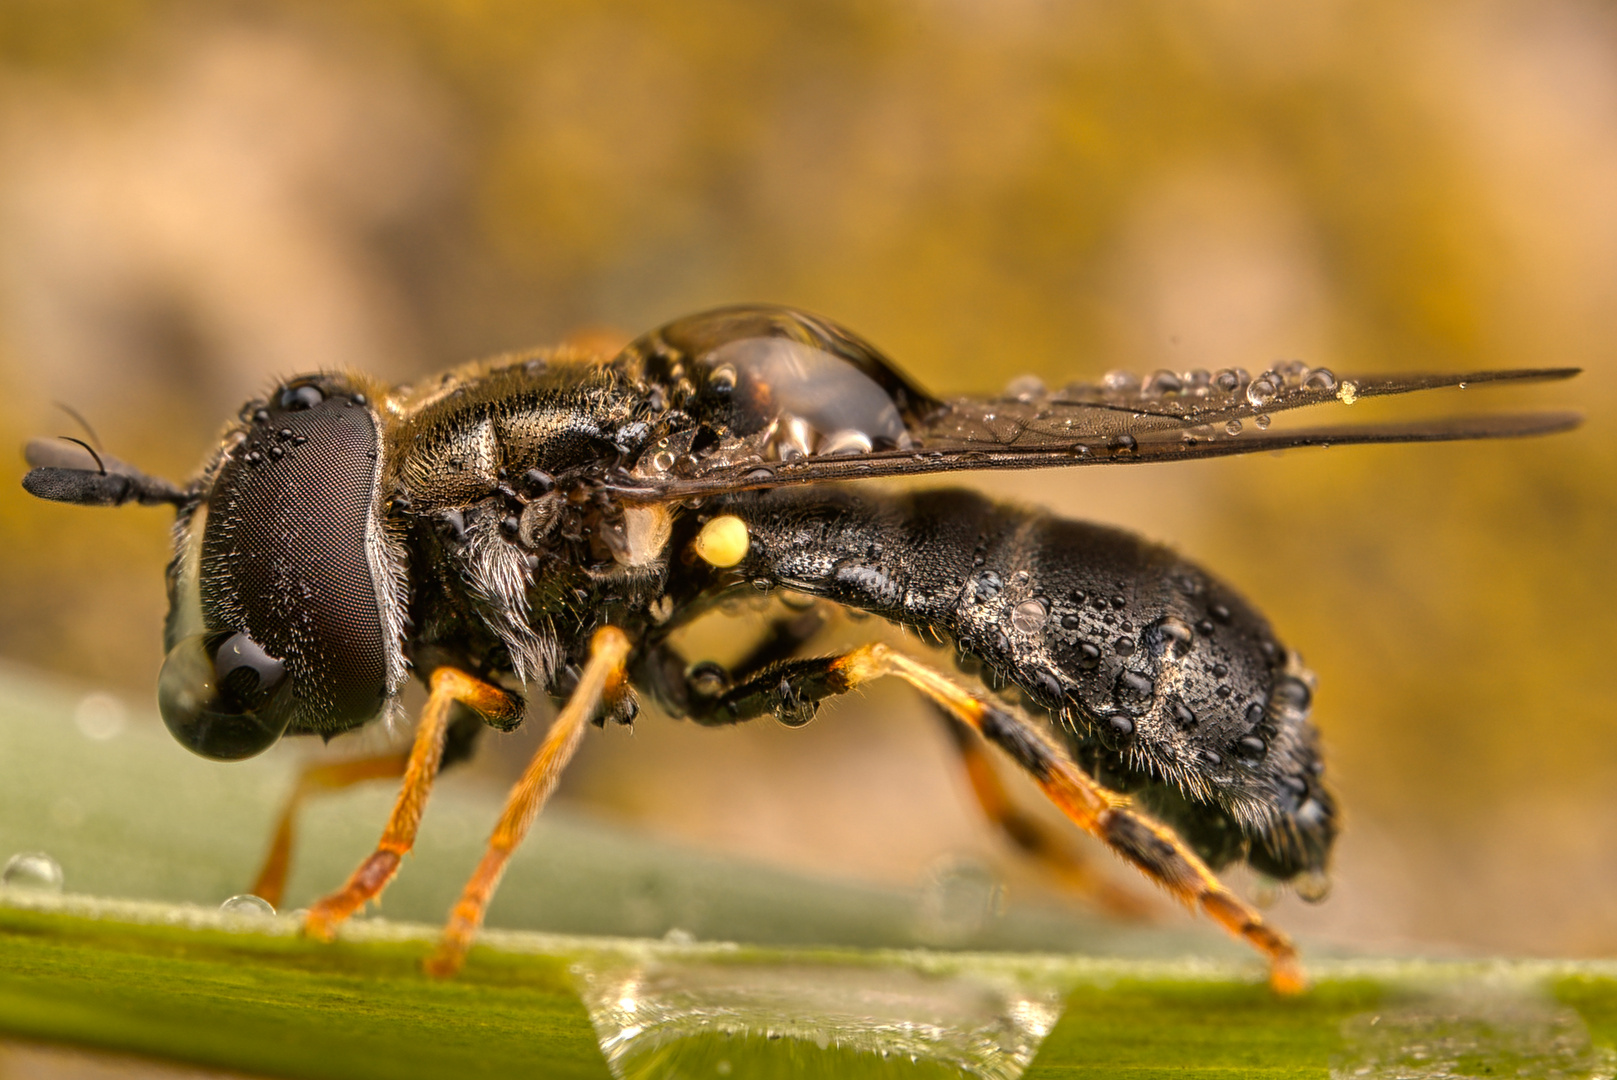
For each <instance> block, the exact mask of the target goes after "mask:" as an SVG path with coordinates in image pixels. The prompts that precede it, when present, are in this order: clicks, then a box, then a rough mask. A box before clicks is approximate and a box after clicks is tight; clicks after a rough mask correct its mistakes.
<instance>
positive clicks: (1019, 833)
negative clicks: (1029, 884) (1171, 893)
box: [944, 712, 1152, 920]
mask: <svg viewBox="0 0 1617 1080" xmlns="http://www.w3.org/2000/svg"><path fill="white" fill-rule="evenodd" d="M944 717H945V723H946V724H947V725H948V728H949V735H950V737H951V739H952V741H953V742H954V745H955V748H956V749H957V750H959V751H960V763H961V764H962V765H963V766H965V770H966V780H967V782H968V783H970V784H971V793H972V794H973V795H974V796H976V798H977V805H978V806H979V807H981V809H982V812H983V816H984V817H986V818H987V819H988V820H989V822H990V823H992V824H993V825H995V826H997V827H998V828H999V830H1000V831H1001V832H1002V833H1004V834H1005V836H1006V837H1007V838H1008V839H1009V840H1010V841H1011V843H1013V844H1015V845H1016V846H1017V847H1018V848H1020V849H1021V850H1022V851H1023V852H1024V853H1026V854H1027V855H1029V856H1030V857H1032V858H1033V859H1034V860H1035V861H1037V862H1038V863H1039V864H1040V865H1041V866H1043V867H1044V868H1045V869H1047V870H1049V871H1050V872H1051V873H1053V874H1054V875H1055V876H1056V877H1057V878H1058V879H1060V881H1061V882H1062V884H1064V885H1065V886H1066V887H1067V888H1069V889H1071V890H1072V891H1073V892H1076V893H1078V894H1079V895H1080V896H1083V897H1085V898H1086V899H1088V900H1090V901H1092V902H1093V903H1095V904H1096V905H1098V906H1099V907H1101V908H1102V909H1103V910H1105V911H1107V912H1109V913H1111V914H1113V915H1116V916H1118V917H1119V918H1125V919H1139V920H1143V919H1149V918H1150V917H1151V914H1152V909H1151V904H1150V903H1149V902H1148V901H1147V900H1146V899H1145V898H1144V897H1142V896H1140V895H1139V894H1137V893H1134V892H1131V891H1130V890H1128V889H1125V888H1121V887H1120V886H1118V885H1115V884H1113V883H1112V882H1110V881H1108V880H1107V879H1106V877H1105V876H1104V875H1103V874H1100V873H1098V872H1096V870H1095V868H1094V867H1093V866H1091V865H1090V862H1089V860H1088V859H1085V858H1084V857H1083V856H1082V855H1080V854H1079V853H1078V851H1077V850H1076V849H1074V848H1073V847H1072V845H1071V844H1069V843H1066V842H1064V841H1063V840H1062V838H1061V837H1059V836H1057V835H1055V834H1054V833H1052V832H1051V831H1050V830H1049V829H1048V828H1047V827H1046V826H1045V825H1044V823H1043V822H1041V821H1039V820H1038V819H1037V818H1035V817H1033V816H1032V815H1031V814H1028V813H1026V812H1025V811H1023V810H1021V809H1018V807H1017V806H1016V804H1015V803H1013V802H1012V801H1011V796H1010V792H1008V791H1006V790H1005V784H1004V782H1003V781H1002V780H1001V779H1000V778H999V773H998V772H996V771H995V769H994V763H993V762H992V761H990V760H989V757H988V754H987V753H985V752H984V750H983V744H982V741H981V740H980V739H978V738H977V736H976V735H975V734H974V733H973V731H972V729H971V728H970V727H969V726H968V725H967V724H965V723H964V722H962V721H960V720H956V719H955V718H954V716H953V715H952V714H950V713H947V712H945V713H944Z"/></svg>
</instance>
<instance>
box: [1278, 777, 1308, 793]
mask: <svg viewBox="0 0 1617 1080" xmlns="http://www.w3.org/2000/svg"><path fill="white" fill-rule="evenodd" d="M1280 786H1281V787H1283V788H1285V789H1286V790H1287V791H1289V792H1291V793H1292V794H1293V795H1295V796H1297V797H1298V798H1302V797H1303V796H1304V795H1307V794H1308V781H1307V780H1304V779H1303V778H1302V777H1300V776H1282V777H1281V778H1280Z"/></svg>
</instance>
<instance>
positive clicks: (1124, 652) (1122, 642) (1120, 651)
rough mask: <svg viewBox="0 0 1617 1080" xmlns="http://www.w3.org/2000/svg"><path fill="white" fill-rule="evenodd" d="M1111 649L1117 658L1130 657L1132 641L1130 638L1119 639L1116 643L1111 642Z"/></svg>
mask: <svg viewBox="0 0 1617 1080" xmlns="http://www.w3.org/2000/svg"><path fill="white" fill-rule="evenodd" d="M1112 649H1113V651H1115V652H1116V653H1117V655H1119V656H1131V655H1133V653H1134V639H1133V638H1131V637H1120V638H1118V639H1117V640H1116V641H1114V642H1112Z"/></svg>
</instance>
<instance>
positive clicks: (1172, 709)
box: [1168, 701, 1197, 728]
mask: <svg viewBox="0 0 1617 1080" xmlns="http://www.w3.org/2000/svg"><path fill="white" fill-rule="evenodd" d="M1168 712H1169V713H1170V714H1171V715H1172V716H1173V722H1174V723H1176V724H1178V725H1179V726H1180V727H1182V728H1193V727H1195V726H1196V719H1197V717H1196V713H1195V711H1194V710H1193V709H1191V707H1190V706H1189V705H1186V704H1185V703H1184V702H1183V701H1174V702H1172V703H1171V704H1170V705H1169V706H1168Z"/></svg>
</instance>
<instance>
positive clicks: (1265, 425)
mask: <svg viewBox="0 0 1617 1080" xmlns="http://www.w3.org/2000/svg"><path fill="white" fill-rule="evenodd" d="M1252 422H1253V423H1254V424H1256V425H1257V426H1258V430H1259V431H1268V430H1269V424H1270V422H1271V421H1270V419H1269V414H1268V413H1259V414H1258V415H1256V416H1254V417H1253V418H1252Z"/></svg>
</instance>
